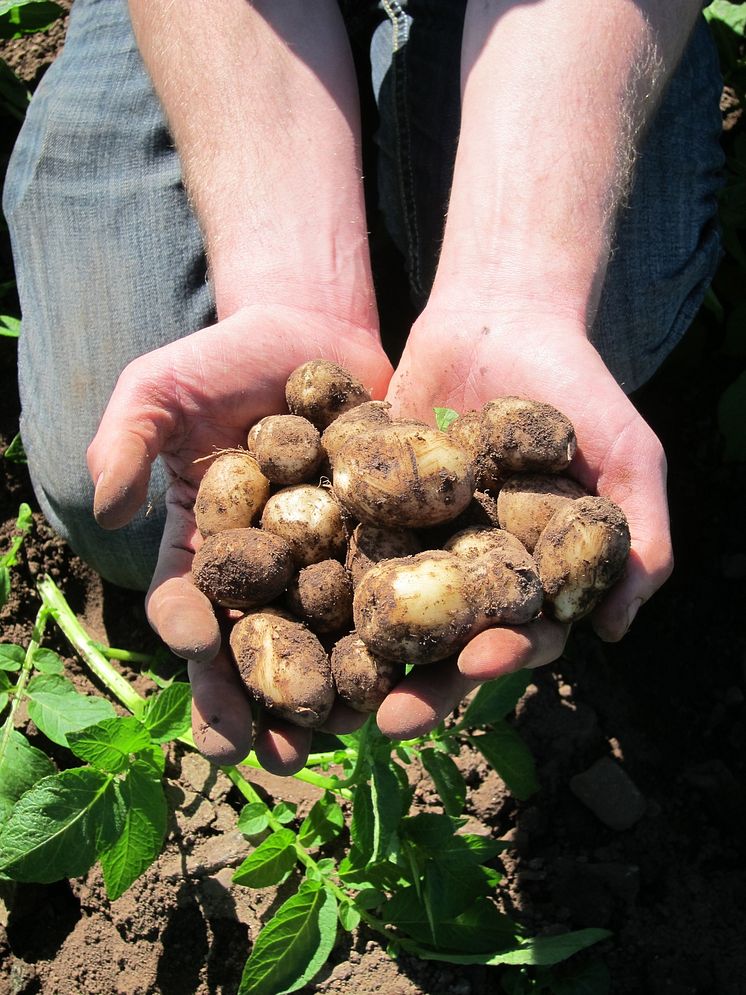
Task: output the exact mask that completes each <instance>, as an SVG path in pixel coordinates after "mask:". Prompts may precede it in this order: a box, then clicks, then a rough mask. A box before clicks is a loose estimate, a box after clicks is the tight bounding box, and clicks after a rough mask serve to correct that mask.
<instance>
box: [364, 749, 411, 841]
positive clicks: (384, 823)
mask: <svg viewBox="0 0 746 995" xmlns="http://www.w3.org/2000/svg"><path fill="white" fill-rule="evenodd" d="M392 766H393V761H389V762H388V763H381V762H380V761H375V762H374V763H373V764H372V767H371V780H370V800H371V806H372V811H373V851H372V857H373V860H374V861H375V860H382V859H384V858H386V857H388V856H389V855H390V854H392V853H395V852H396V849H397V845H398V836H397V830H398V828H399V823H400V822H401V819H402V816H403V815H404V812H403V792H402V789H401V785H400V783H399V779H398V777H397V776H396V774H395V773H394V771H393V769H392Z"/></svg>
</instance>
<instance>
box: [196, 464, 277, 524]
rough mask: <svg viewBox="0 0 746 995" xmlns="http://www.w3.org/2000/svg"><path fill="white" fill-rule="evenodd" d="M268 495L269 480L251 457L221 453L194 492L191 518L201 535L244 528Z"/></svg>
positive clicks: (258, 513) (251, 522) (259, 509)
mask: <svg viewBox="0 0 746 995" xmlns="http://www.w3.org/2000/svg"><path fill="white" fill-rule="evenodd" d="M268 497H269V481H268V480H267V478H266V477H265V476H264V474H263V473H262V471H261V470H260V469H259V465H258V464H257V462H256V460H255V459H254V458H253V456H250V455H249V454H248V453H243V452H238V451H233V452H225V453H222V454H221V455H220V456H218V457H217V459H216V460H215V461H214V462H213V463H211V464H210V466H209V467H208V469H207V472H206V473H205V475H204V477H203V478H202V481H201V483H200V485H199V490H198V491H197V499H196V501H195V502H194V517H195V519H196V521H197V528H198V529H199V531H200V534H201V535H202V536H211V535H215V533H216V532H223V531H224V530H225V529H245V528H248V527H249V526H250V525H252V524H253V523H254V521H255V520H256V519H257V518H258V517H259V515H260V513H261V511H262V508H263V507H264V505H265V504H266V503H267V498H268Z"/></svg>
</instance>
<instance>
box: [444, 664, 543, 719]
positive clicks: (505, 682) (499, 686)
mask: <svg viewBox="0 0 746 995" xmlns="http://www.w3.org/2000/svg"><path fill="white" fill-rule="evenodd" d="M530 683H531V675H530V672H529V671H527V670H517V671H516V672H515V673H513V674H506V675H505V676H504V677H498V678H497V679H496V680H494V681H487V683H485V684H483V685H482V686H481V688H480V689H479V691H477V693H476V695H475V696H474V698H473V699H472V701H471V702H470V704H469V706H468V708H467V709H466V712H465V713H464V717H463V719H462V720H461V722H460V723H459V725H460V726H462V727H463V728H464V729H471V728H473V727H474V726H483V725H489V724H490V723H492V722H500V721H501V720H502V719H504V718H505V716H506V715H509V714H510V713H511V712H512V711H513V709H514V708H515V706H516V705H517V704H518V702H519V700H520V698H521V696H522V695H523V693H524V692H525V690H526V688H527V687H528V686H529V684H530Z"/></svg>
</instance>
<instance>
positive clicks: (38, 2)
mask: <svg viewBox="0 0 746 995" xmlns="http://www.w3.org/2000/svg"><path fill="white" fill-rule="evenodd" d="M63 13H64V10H63V9H62V7H60V6H59V5H58V4H56V3H52V2H51V0H14V2H13V3H0V38H5V39H7V38H20V37H21V36H22V35H28V34H33V33H35V32H36V31H44V30H45V29H46V28H48V27H49V26H50V24H53V23H54V22H55V21H56V20H57V19H58V18H59V17H60V16H61V15H62V14H63Z"/></svg>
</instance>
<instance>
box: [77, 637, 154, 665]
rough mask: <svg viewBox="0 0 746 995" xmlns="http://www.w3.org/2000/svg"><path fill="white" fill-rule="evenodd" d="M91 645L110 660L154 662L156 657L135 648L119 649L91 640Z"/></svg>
mask: <svg viewBox="0 0 746 995" xmlns="http://www.w3.org/2000/svg"><path fill="white" fill-rule="evenodd" d="M91 645H92V646H93V647H94V648H95V649H97V650H98V651H99V653H102V654H103V655H104V656H105V657H106V658H107V659H108V660H121V661H122V662H123V663H152V662H153V660H154V657H153V656H151V654H150V653H137V652H135V651H134V650H119V649H114V647H113V646H104V644H103V643H97V642H94V641H93V640H91Z"/></svg>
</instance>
